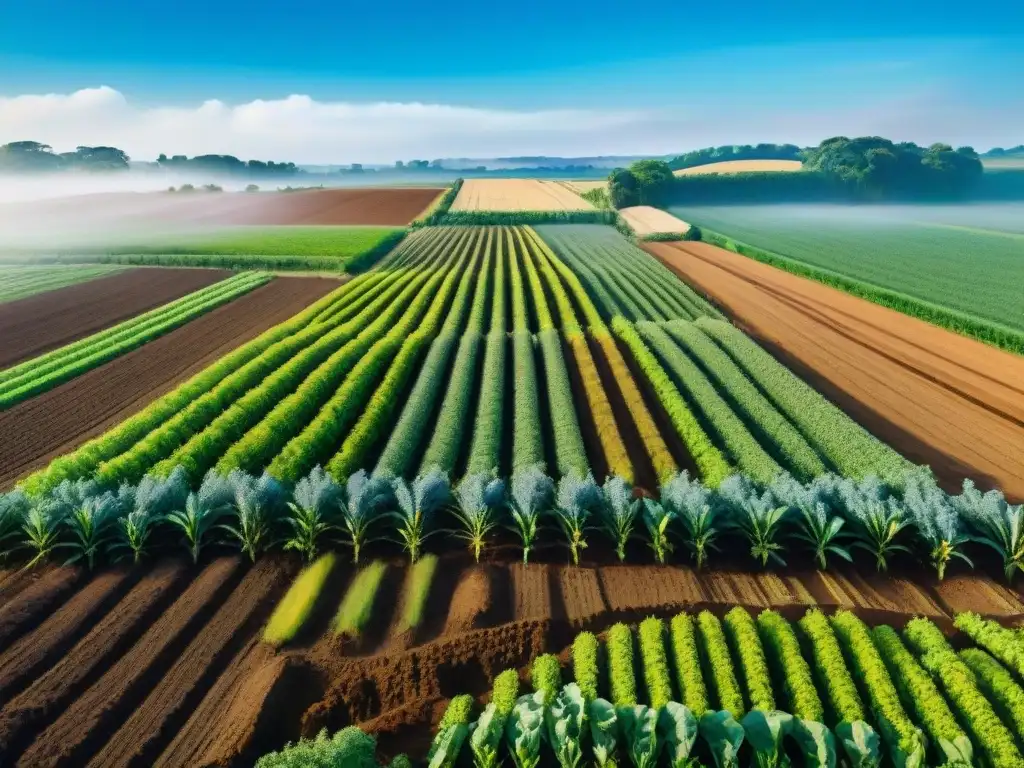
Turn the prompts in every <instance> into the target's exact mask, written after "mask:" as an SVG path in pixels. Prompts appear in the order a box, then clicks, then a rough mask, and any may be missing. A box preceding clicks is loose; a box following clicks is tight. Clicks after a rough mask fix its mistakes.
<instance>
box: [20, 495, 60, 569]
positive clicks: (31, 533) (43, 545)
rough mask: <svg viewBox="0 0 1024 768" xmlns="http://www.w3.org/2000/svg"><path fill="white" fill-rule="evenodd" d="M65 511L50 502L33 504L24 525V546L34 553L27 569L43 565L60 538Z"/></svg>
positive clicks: (27, 564)
mask: <svg viewBox="0 0 1024 768" xmlns="http://www.w3.org/2000/svg"><path fill="white" fill-rule="evenodd" d="M64 515H65V510H64V509H63V508H61V507H59V506H58V505H56V504H53V503H51V502H50V501H48V500H47V501H42V502H37V503H34V504H32V506H31V507H29V510H28V514H26V515H25V517H24V522H23V523H22V527H21V530H22V533H23V535H24V537H25V541H24V543H23V544H22V546H23V547H24V548H25V549H27V550H29V551H30V552H31V553H33V557H32V559H31V560H29V561H28V563H26V564H25V567H26V568H31V567H33V566H34V565H36V564H38V563H41V562H42V561H43V560H45V559H46V558H47V557H49V556H50V553H51V552H53V549H54V547H56V546H57V542H58V540H59V537H60V525H61V523H62V522H63V521H64Z"/></svg>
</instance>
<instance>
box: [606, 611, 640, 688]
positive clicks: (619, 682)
mask: <svg viewBox="0 0 1024 768" xmlns="http://www.w3.org/2000/svg"><path fill="white" fill-rule="evenodd" d="M605 650H606V651H607V653H608V685H609V688H610V689H611V694H612V704H614V705H615V706H616V707H633V706H636V704H637V700H636V672H635V669H634V667H633V633H632V631H631V630H630V629H629V627H628V626H626V625H625V624H616V625H615V626H613V627H612V628H611V629H609V630H608V638H607V640H606V641H605Z"/></svg>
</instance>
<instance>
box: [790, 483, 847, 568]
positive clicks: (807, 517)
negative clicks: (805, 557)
mask: <svg viewBox="0 0 1024 768" xmlns="http://www.w3.org/2000/svg"><path fill="white" fill-rule="evenodd" d="M770 490H771V493H772V496H774V498H775V500H776V501H777V502H778V503H779V504H780V505H781V504H785V505H787V506H789V507H790V508H791V509H793V510H796V512H798V513H799V515H800V516H799V518H798V520H797V527H798V530H797V532H796V533H795V534H794V538H795V539H797V540H798V541H802V542H804V543H805V544H806V545H807V546H808V548H809V549H810V550H811V551H812V552H813V553H814V562H815V564H816V565H817V566H818V568H819V569H820V570H825V569H826V568H827V567H828V557H829V556H830V555H834V556H835V557H840V558H842V559H843V560H846V562H848V563H849V562H853V557H852V556H851V555H850V550H849V547H847V546H846V545H845V541H846V534H845V533H843V525H844V524H845V523H846V521H845V520H844V519H843V518H842V517H841V516H839V515H832V514H829V508H828V504H827V502H826V499H825V492H824V489H822V488H821V487H820V486H814V485H810V486H805V485H802V484H801V483H799V482H797V481H796V480H794V479H793V477H792V476H791V475H779V476H778V477H777V478H775V481H774V482H773V483H772V485H771V488H770Z"/></svg>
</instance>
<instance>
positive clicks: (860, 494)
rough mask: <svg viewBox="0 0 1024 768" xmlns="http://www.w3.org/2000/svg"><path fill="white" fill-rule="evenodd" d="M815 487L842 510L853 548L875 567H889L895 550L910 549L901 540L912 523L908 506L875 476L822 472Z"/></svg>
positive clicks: (908, 550) (905, 550)
mask: <svg viewBox="0 0 1024 768" xmlns="http://www.w3.org/2000/svg"><path fill="white" fill-rule="evenodd" d="M811 485H812V487H813V488H814V489H815V490H816V491H819V492H820V493H822V495H823V497H824V498H827V499H828V500H829V503H830V504H831V506H832V507H833V508H834V509H837V510H839V511H840V513H842V514H843V516H844V517H845V519H846V521H847V522H848V523H849V525H850V534H851V535H852V536H853V542H852V543H851V544H850V549H860V550H863V551H864V552H867V553H869V554H870V555H871V556H872V557H873V558H874V559H875V568H876V570H878V571H886V570H888V568H889V561H890V560H891V559H892V558H893V557H894V556H896V554H898V553H900V552H903V553H909V552H910V549H909V547H907V546H906V545H904V544H902V543H900V541H901V540H902V539H903V538H905V534H904V531H907V529H909V528H910V527H911V526H912V522H911V520H910V519H909V517H908V516H907V513H906V510H904V509H903V507H902V506H901V505H900V504H899V502H898V501H897V500H896V499H895V498H893V497H892V496H890V495H889V492H888V489H887V488H886V487H885V485H884V484H883V483H882V481H881V480H879V479H878V478H877V477H875V476H873V475H872V476H868V477H865V478H863V479H861V480H852V479H850V478H843V477H838V476H837V475H822V476H821V477H817V478H815V479H814V482H813V483H811Z"/></svg>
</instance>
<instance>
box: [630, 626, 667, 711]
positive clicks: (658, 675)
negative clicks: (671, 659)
mask: <svg viewBox="0 0 1024 768" xmlns="http://www.w3.org/2000/svg"><path fill="white" fill-rule="evenodd" d="M637 635H638V637H639V639H640V658H641V660H642V661H643V665H644V681H645V682H646V684H647V703H648V705H649V706H651V707H654V708H655V709H661V708H662V707H663V706H665V705H666V704H668V703H669V702H670V701H673V698H672V680H671V675H670V674H669V669H668V657H667V656H666V655H665V639H664V635H665V629H664V626H663V625H662V623H661V619H658V618H655V617H653V616H652V617H650V618H647V619H644V620H643V621H641V622H640V627H639V628H638V631H637Z"/></svg>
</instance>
